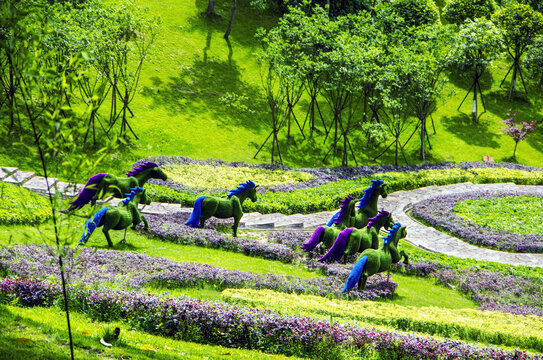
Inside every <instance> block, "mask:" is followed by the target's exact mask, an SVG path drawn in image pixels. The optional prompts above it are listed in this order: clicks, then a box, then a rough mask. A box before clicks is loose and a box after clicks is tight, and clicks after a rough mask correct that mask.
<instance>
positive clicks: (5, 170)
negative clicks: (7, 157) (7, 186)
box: [0, 167, 19, 180]
mask: <svg viewBox="0 0 543 360" xmlns="http://www.w3.org/2000/svg"><path fill="white" fill-rule="evenodd" d="M17 170H19V169H18V168H16V167H0V180H4V179H5V178H7V177H8V176H10V175H11V174H13V173H14V172H16V171H17Z"/></svg>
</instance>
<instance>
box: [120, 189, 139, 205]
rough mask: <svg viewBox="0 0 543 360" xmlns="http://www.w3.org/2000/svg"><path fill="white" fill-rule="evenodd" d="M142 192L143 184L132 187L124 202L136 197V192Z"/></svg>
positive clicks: (126, 202)
mask: <svg viewBox="0 0 543 360" xmlns="http://www.w3.org/2000/svg"><path fill="white" fill-rule="evenodd" d="M140 192H143V188H142V187H141V186H137V187H135V188H132V189H130V194H125V195H126V199H124V200H122V202H123V204H125V205H126V204H128V203H129V202H130V201H132V200H133V199H134V197H135V196H136V194H139V193H140Z"/></svg>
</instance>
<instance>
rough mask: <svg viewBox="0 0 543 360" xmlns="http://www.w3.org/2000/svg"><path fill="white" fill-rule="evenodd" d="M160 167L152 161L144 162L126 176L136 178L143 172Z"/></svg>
mask: <svg viewBox="0 0 543 360" xmlns="http://www.w3.org/2000/svg"><path fill="white" fill-rule="evenodd" d="M155 167H158V164H157V163H155V162H152V161H147V162H144V163H143V164H140V165H136V166H134V168H133V169H132V170H130V171H129V172H127V173H126V176H136V175H138V174H139V173H141V172H142V171H145V170H147V169H152V168H155Z"/></svg>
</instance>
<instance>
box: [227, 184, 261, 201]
mask: <svg viewBox="0 0 543 360" xmlns="http://www.w3.org/2000/svg"><path fill="white" fill-rule="evenodd" d="M254 187H256V185H255V183H254V182H252V181H251V180H247V181H246V182H244V183H241V184H239V185H238V187H237V188H235V189H232V190H230V192H229V193H228V195H227V198H228V199H230V197H231V196H233V195H239V194H241V193H242V192H244V191H245V190H248V189H251V188H254Z"/></svg>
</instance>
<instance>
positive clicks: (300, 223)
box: [0, 167, 543, 267]
mask: <svg viewBox="0 0 543 360" xmlns="http://www.w3.org/2000/svg"><path fill="white" fill-rule="evenodd" d="M0 180H1V181H5V182H9V183H13V184H17V185H20V186H23V187H25V188H27V189H30V190H32V191H34V192H37V193H40V194H42V195H45V194H46V193H47V187H46V184H45V179H44V178H42V177H39V176H35V174H34V173H31V172H25V171H20V170H19V169H17V168H5V167H4V168H2V167H0ZM50 186H54V192H58V193H59V194H60V195H61V196H64V197H72V196H75V195H77V194H78V193H79V191H80V190H81V188H82V185H70V184H67V183H63V182H59V181H57V180H56V179H50ZM480 190H517V191H526V192H531V193H533V192H539V193H541V194H542V195H543V186H524V185H515V184H513V183H502V184H472V183H470V182H468V183H461V184H452V185H446V186H429V187H424V188H419V189H416V190H411V191H397V192H395V193H392V194H389V195H388V197H387V198H386V199H380V200H379V201H380V202H379V208H382V209H386V210H388V211H390V212H392V214H393V216H394V220H396V221H398V222H400V223H402V225H406V226H407V232H408V234H407V238H406V240H407V241H409V242H410V243H412V244H413V245H415V246H417V247H419V248H421V249H424V250H427V251H431V252H436V253H442V254H446V255H451V256H456V257H460V258H472V259H477V260H487V261H495V262H499V263H504V264H511V265H526V266H537V267H543V254H518V253H508V252H503V251H496V250H490V249H485V248H480V247H477V246H474V245H470V244H468V243H466V242H464V241H462V240H459V239H457V238H455V237H453V236H449V235H447V234H444V233H442V232H439V231H437V230H435V229H434V228H431V227H427V226H425V225H423V224H421V223H419V222H418V221H416V220H414V219H412V218H411V217H409V216H408V215H407V212H408V211H409V210H410V209H411V207H412V204H413V203H416V202H418V201H421V200H424V199H427V198H431V197H434V196H438V195H445V194H453V193H462V192H468V191H480ZM119 201H120V199H115V198H112V197H111V198H108V199H105V200H104V201H103V202H108V203H109V204H111V205H116V204H117V203H118V202H119ZM140 209H141V212H142V213H143V214H167V213H174V212H186V213H190V212H191V211H192V209H190V208H182V207H181V206H180V205H179V204H166V203H155V202H153V203H151V204H150V205H141V206H140ZM334 213H335V211H324V212H320V213H314V214H308V215H301V214H296V215H283V214H279V213H276V214H259V213H246V214H244V216H243V218H242V220H241V223H240V228H245V229H252V230H308V231H311V230H313V229H315V228H316V227H317V226H319V225H324V224H326V223H327V222H328V220H329V219H330V217H331V216H332V215H333V214H334Z"/></svg>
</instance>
